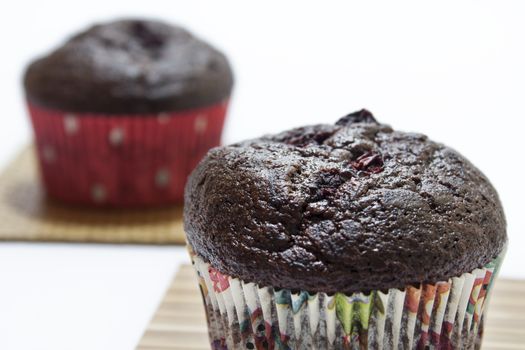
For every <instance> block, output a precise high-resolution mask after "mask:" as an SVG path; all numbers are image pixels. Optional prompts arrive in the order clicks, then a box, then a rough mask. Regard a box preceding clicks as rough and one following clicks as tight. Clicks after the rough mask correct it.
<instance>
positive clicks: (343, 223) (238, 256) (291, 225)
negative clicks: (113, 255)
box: [184, 110, 507, 349]
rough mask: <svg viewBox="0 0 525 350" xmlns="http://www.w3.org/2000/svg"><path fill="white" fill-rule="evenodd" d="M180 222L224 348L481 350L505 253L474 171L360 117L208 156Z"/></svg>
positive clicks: (421, 139)
mask: <svg viewBox="0 0 525 350" xmlns="http://www.w3.org/2000/svg"><path fill="white" fill-rule="evenodd" d="M184 218H185V220H184V221H185V230H186V233H187V238H188V243H189V245H190V253H191V255H192V259H193V261H194V266H195V268H196V270H197V272H198V275H199V278H200V284H201V290H202V293H203V296H204V301H205V304H206V309H207V313H208V321H209V332H210V337H211V341H212V344H213V346H215V347H216V348H221V346H227V348H228V349H241V348H242V349H245V348H248V349H255V348H257V349H274V348H275V349H310V348H317V349H357V348H362V349H366V348H373V349H375V348H383V347H385V348H399V349H411V348H418V349H424V348H428V347H431V348H443V349H450V348H465V349H471V348H477V347H479V344H480V340H481V333H482V329H483V327H482V325H483V315H484V310H485V309H486V305H485V301H486V300H487V299H488V293H490V290H491V286H492V283H493V281H494V276H495V272H496V271H497V269H498V266H499V264H500V261H501V258H502V256H503V253H504V250H505V246H506V241H507V238H506V224H505V218H504V213H503V209H502V207H501V204H500V202H499V199H498V196H497V193H496V191H495V190H494V188H493V187H492V186H491V184H490V183H489V181H488V180H487V179H486V177H485V176H484V175H483V174H482V173H481V172H480V171H479V170H478V169H476V168H475V167H474V166H473V165H472V164H471V163H470V162H469V161H467V160H466V159H465V158H464V157H462V156H461V155H460V154H458V153H457V152H456V151H454V150H452V149H450V148H448V147H446V146H444V145H442V144H439V143H436V142H433V141H431V140H429V139H428V138H427V137H426V136H424V135H421V134H414V133H406V132H400V131H395V130H393V129H392V128H390V127H389V126H387V125H384V124H380V123H378V122H377V121H376V120H375V119H374V118H373V116H372V115H371V114H370V113H369V112H367V111H365V110H363V111H360V112H356V113H353V114H350V115H348V116H346V117H344V118H342V119H341V120H339V121H338V122H337V123H336V124H335V125H315V126H307V127H302V128H298V129H293V130H290V131H286V132H283V133H281V134H277V135H273V136H266V137H262V138H259V139H255V140H250V141H246V142H242V143H238V144H234V145H231V146H228V147H221V148H215V149H213V150H211V151H210V152H209V153H208V155H207V156H206V157H205V158H204V159H203V161H202V162H201V163H200V164H199V165H198V166H197V168H196V169H195V171H194V172H193V174H192V175H191V177H190V180H189V181H188V184H187V187H186V197H185V217H184Z"/></svg>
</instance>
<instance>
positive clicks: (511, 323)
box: [137, 265, 525, 350]
mask: <svg viewBox="0 0 525 350" xmlns="http://www.w3.org/2000/svg"><path fill="white" fill-rule="evenodd" d="M524 290H525V281H521V280H510V279H501V278H499V279H498V280H497V281H496V285H495V288H494V294H493V296H492V299H491V301H490V307H489V310H488V315H487V316H488V317H487V323H486V325H485V335H484V337H483V345H482V347H481V348H482V349H483V350H511V349H525V331H524V330H525V317H524V314H525V299H524V298H522V294H523V291H524ZM209 349H210V345H209V343H208V332H207V329H206V317H205V315H204V307H203V304H202V297H201V295H200V292H199V288H198V282H197V279H196V277H195V273H194V271H193V268H192V267H191V266H189V265H183V266H182V267H181V269H180V270H179V272H178V274H177V276H176V277H175V279H174V280H173V282H172V284H171V286H170V288H169V289H168V291H167V292H166V295H165V296H164V299H163V300H162V302H161V304H160V305H159V308H158V309H157V312H156V313H155V315H154V316H153V319H152V320H151V322H150V324H149V325H148V328H147V329H146V332H145V333H144V335H143V336H142V339H141V340H140V343H139V345H138V347H137V350H209Z"/></svg>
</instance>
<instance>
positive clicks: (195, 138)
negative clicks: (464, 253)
mask: <svg viewBox="0 0 525 350" xmlns="http://www.w3.org/2000/svg"><path fill="white" fill-rule="evenodd" d="M227 107H228V101H227V100H225V101H223V102H221V103H218V104H215V105H212V106H207V107H203V108H196V109H191V110H184V111H173V112H164V113H158V114H150V115H114V114H110V115H105V114H94V113H93V114H92V113H70V112H65V111H58V110H51V109H46V108H42V107H40V106H35V105H32V104H29V113H30V116H31V120H32V124H33V128H34V133H35V139H36V149H37V154H38V162H39V165H40V170H41V177H42V181H43V184H44V187H45V189H46V192H47V194H48V195H49V196H50V197H52V198H55V199H58V200H60V201H63V202H67V203H74V204H84V205H97V206H114V207H136V206H161V205H168V204H177V203H182V200H183V195H184V186H185V183H186V179H187V177H188V175H189V174H190V173H191V171H192V170H193V168H194V167H195V166H196V165H197V163H198V162H199V161H200V159H201V158H202V157H203V156H204V155H205V154H206V153H207V152H208V150H209V149H210V148H213V147H216V146H219V144H220V140H221V134H222V129H223V125H224V120H225V116H226V111H227Z"/></svg>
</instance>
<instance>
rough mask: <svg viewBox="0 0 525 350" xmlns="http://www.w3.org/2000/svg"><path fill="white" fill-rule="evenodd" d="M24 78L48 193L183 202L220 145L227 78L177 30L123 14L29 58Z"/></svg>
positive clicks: (206, 48)
mask: <svg viewBox="0 0 525 350" xmlns="http://www.w3.org/2000/svg"><path fill="white" fill-rule="evenodd" d="M24 85H25V90H26V95H27V100H28V106H29V113H30V116H31V120H32V124H33V128H34V132H35V139H36V146H37V153H38V158H39V164H40V169H41V173H42V179H43V183H44V185H45V188H46V191H47V193H48V194H49V195H50V196H51V197H53V198H56V199H59V200H62V201H64V202H68V203H79V204H91V205H104V206H115V207H127V206H156V205H164V204H173V203H179V202H182V199H183V193H184V185H185V183H186V179H187V177H188V175H189V174H190V172H191V170H192V169H193V168H194V167H195V165H196V164H197V163H198V162H199V160H200V159H201V158H202V157H203V156H204V155H205V154H206V152H207V151H208V150H209V149H210V148H212V147H215V146H218V145H219V144H220V139H221V133H222V128H223V125H224V119H225V116H226V111H227V106H228V101H229V97H230V94H231V90H232V86H233V75H232V71H231V68H230V65H229V63H228V61H227V59H226V57H225V56H224V55H223V54H222V53H220V52H219V51H217V50H216V49H215V48H213V47H211V46H210V45H208V44H207V43H205V42H203V41H202V40H200V39H198V38H196V37H195V36H193V35H192V34H190V33H189V32H188V31H186V30H185V29H182V28H180V27H176V26H171V25H168V24H165V23H162V22H157V21H151V20H135V19H130V20H118V21H114V22H109V23H104V24H100V25H95V26H93V27H91V28H89V29H88V30H86V31H84V32H82V33H80V34H77V35H75V36H74V37H72V38H71V39H69V40H68V41H67V42H66V43H65V44H64V45H62V46H61V47H59V48H58V49H56V50H55V51H53V52H51V53H50V54H48V55H47V56H45V57H43V58H40V59H37V60H35V61H34V62H33V63H31V65H30V66H29V67H28V68H27V71H26V73H25V77H24Z"/></svg>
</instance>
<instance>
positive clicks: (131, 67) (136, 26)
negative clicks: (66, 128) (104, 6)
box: [24, 20, 233, 114]
mask: <svg viewBox="0 0 525 350" xmlns="http://www.w3.org/2000/svg"><path fill="white" fill-rule="evenodd" d="M24 86H25V89H26V94H27V97H28V99H29V101H30V102H31V103H34V104H37V105H40V106H43V107H47V108H52V109H58V110H64V111H72V112H87V113H117V114H147V113H158V112H165V111H176V110H182V109H188V108H196V107H203V106H208V105H211V104H214V103H218V102H221V101H222V100H225V99H227V98H228V97H229V95H230V93H231V90H232V86H233V74H232V70H231V68H230V65H229V63H228V60H227V59H226V57H225V56H224V55H223V54H222V53H221V52H219V51H218V50H216V49H215V48H213V47H212V46H210V45H208V44H207V43H205V42H203V41H202V40H200V39H198V38H196V37H195V36H193V35H192V34H190V33H189V32H188V31H186V30H184V29H182V28H180V27H176V26H171V25H168V24H165V23H161V22H157V21H146V20H120V21H115V22H110V23H106V24H101V25H95V26H93V27H91V28H90V29H88V30H87V31H85V32H82V33H80V34H78V35H76V36H74V37H72V38H71V39H69V40H68V41H67V42H66V43H65V44H64V45H63V46H61V47H60V48H58V49H57V50H55V51H53V52H51V53H50V54H49V55H48V56H45V57H43V58H40V59H38V60H36V61H34V62H33V63H31V65H30V66H29V67H28V68H27V71H26V73H25V77H24Z"/></svg>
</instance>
